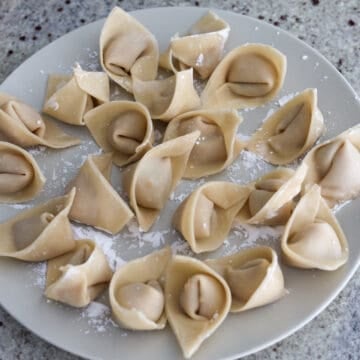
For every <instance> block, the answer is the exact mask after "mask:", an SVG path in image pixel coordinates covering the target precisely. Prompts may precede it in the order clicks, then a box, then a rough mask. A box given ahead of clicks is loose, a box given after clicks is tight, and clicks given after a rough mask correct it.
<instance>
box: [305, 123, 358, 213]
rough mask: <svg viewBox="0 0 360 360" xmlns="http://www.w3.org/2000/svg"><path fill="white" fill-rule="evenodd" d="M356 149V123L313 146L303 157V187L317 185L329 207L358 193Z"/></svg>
mask: <svg viewBox="0 0 360 360" xmlns="http://www.w3.org/2000/svg"><path fill="white" fill-rule="evenodd" d="M359 151H360V127H359V126H356V127H354V128H352V129H349V130H347V131H345V132H343V133H342V134H340V135H339V136H337V137H335V138H334V139H332V140H329V141H327V142H325V143H323V144H320V145H318V146H316V147H315V148H313V149H312V150H311V151H310V152H309V153H308V155H307V156H306V157H305V159H304V163H306V164H307V165H308V168H309V170H308V172H307V174H306V178H305V184H306V186H307V185H309V184H314V183H316V184H318V185H319V186H320V187H321V194H322V196H323V197H324V198H325V200H326V201H327V203H328V205H329V206H330V207H332V206H334V205H335V204H336V203H338V202H343V201H346V200H350V199H353V198H355V197H357V196H359V194H360V152H359ZM306 186H305V187H304V188H306Z"/></svg>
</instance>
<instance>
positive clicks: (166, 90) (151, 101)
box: [133, 69, 200, 122]
mask: <svg viewBox="0 0 360 360" xmlns="http://www.w3.org/2000/svg"><path fill="white" fill-rule="evenodd" d="M133 92H134V97H135V99H136V101H139V102H140V103H142V104H144V105H145V106H146V107H147V108H148V109H149V112H150V114H151V117H152V118H153V119H158V120H162V121H165V122H169V121H170V120H171V119H173V118H174V117H175V116H177V115H180V114H183V113H185V112H187V111H190V110H194V109H197V108H199V107H200V98H199V96H198V94H197V92H196V90H195V88H194V84H193V70H192V69H188V70H184V71H179V72H177V73H176V74H175V75H173V76H169V77H168V78H166V79H160V80H152V81H142V80H140V79H137V78H134V79H133Z"/></svg>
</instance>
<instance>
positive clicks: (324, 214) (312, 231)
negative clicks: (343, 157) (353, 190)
mask: <svg viewBox="0 0 360 360" xmlns="http://www.w3.org/2000/svg"><path fill="white" fill-rule="evenodd" d="M281 249H282V254H283V257H284V260H285V261H286V262H287V263H288V264H289V265H291V266H294V267H299V268H305V269H320V270H327V271H333V270H336V269H338V268H339V267H340V266H342V265H344V264H345V263H346V261H347V259H348V256H349V249H348V244H347V240H346V237H345V234H344V232H343V231H342V229H341V226H340V224H339V223H338V221H337V220H336V218H335V216H334V214H333V213H332V212H331V210H330V209H329V207H328V205H327V204H326V202H325V200H324V199H323V198H322V197H321V189H320V187H319V186H318V185H316V184H315V185H313V186H312V187H310V188H309V189H308V191H307V192H306V193H305V194H304V195H303V197H302V198H301V199H300V201H299V203H298V204H297V206H296V208H295V210H294V212H293V214H292V215H291V217H290V219H289V221H288V222H287V224H286V226H285V230H284V233H283V235H282V238H281Z"/></svg>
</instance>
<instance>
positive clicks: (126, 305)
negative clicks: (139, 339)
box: [109, 247, 171, 330]
mask: <svg viewBox="0 0 360 360" xmlns="http://www.w3.org/2000/svg"><path fill="white" fill-rule="evenodd" d="M170 258H171V249H170V248H169V247H165V248H164V249H162V250H159V251H155V252H153V253H151V254H150V255H147V256H145V257H142V258H139V259H136V260H133V261H130V262H128V263H127V264H126V265H124V266H122V267H121V268H119V269H118V270H117V271H116V273H115V274H114V276H113V278H112V280H111V283H110V291H109V293H110V304H111V309H112V312H113V315H114V317H115V319H116V321H117V322H118V323H119V324H120V325H121V326H122V327H124V328H128V329H132V330H160V329H163V328H164V327H165V325H166V315H165V295H164V290H163V286H164V283H163V276H164V273H165V270H166V267H167V264H168V262H169V260H170Z"/></svg>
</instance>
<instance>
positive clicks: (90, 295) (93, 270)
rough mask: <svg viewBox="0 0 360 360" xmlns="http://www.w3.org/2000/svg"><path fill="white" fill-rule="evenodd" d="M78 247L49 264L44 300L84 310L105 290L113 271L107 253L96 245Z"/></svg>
mask: <svg viewBox="0 0 360 360" xmlns="http://www.w3.org/2000/svg"><path fill="white" fill-rule="evenodd" d="M75 243H76V246H75V249H73V250H72V251H70V252H68V253H66V254H64V255H61V256H58V257H56V258H54V259H51V260H50V261H49V262H48V264H47V272H46V289H45V296H46V297H48V298H49V299H52V300H56V301H60V302H62V303H64V304H68V305H70V306H74V307H84V306H86V305H88V304H89V303H90V302H91V301H92V300H94V299H95V298H96V297H98V296H99V295H100V294H101V293H102V292H103V291H104V290H105V289H106V287H107V285H108V283H109V281H110V279H111V277H112V271H111V269H110V266H109V264H108V261H107V259H106V257H105V255H104V252H103V251H102V249H101V248H100V247H99V246H97V245H96V244H95V243H94V242H93V241H91V240H77V241H76V242H75Z"/></svg>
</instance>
